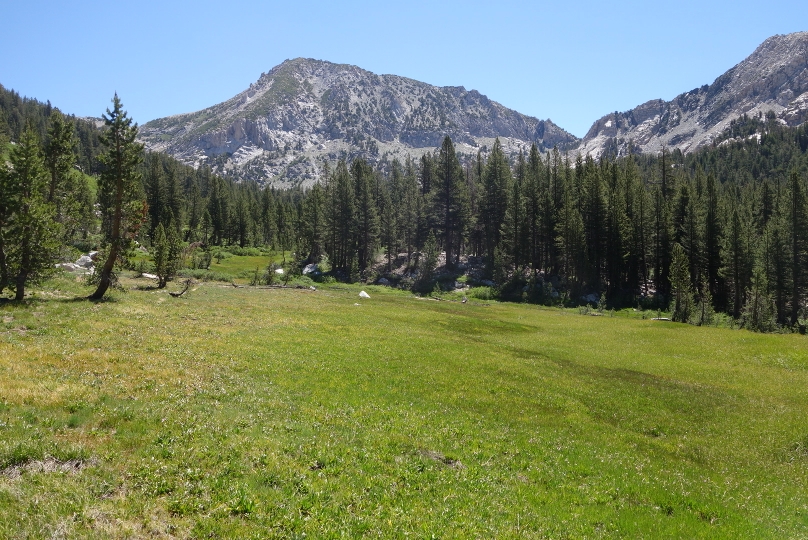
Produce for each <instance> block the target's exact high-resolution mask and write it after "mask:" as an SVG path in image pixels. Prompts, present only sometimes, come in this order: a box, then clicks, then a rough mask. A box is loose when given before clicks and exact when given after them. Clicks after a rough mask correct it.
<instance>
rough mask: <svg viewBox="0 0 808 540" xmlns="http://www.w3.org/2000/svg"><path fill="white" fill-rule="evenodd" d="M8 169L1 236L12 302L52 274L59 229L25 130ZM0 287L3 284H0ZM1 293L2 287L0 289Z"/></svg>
mask: <svg viewBox="0 0 808 540" xmlns="http://www.w3.org/2000/svg"><path fill="white" fill-rule="evenodd" d="M9 159H10V161H11V167H10V170H8V171H5V172H4V173H3V174H4V176H6V177H7V179H6V181H5V182H3V184H4V185H3V187H4V188H6V189H9V193H10V194H11V196H10V197H9V198H8V204H9V207H8V211H10V212H9V215H8V216H7V219H6V227H5V231H3V232H2V236H3V237H4V240H5V242H4V243H6V242H7V244H6V246H5V247H7V248H8V251H7V253H6V261H5V263H6V265H7V270H6V271H7V272H8V274H9V277H10V276H14V281H13V282H12V283H10V284H9V285H11V286H13V287H14V289H15V292H16V296H15V299H16V300H17V301H21V300H22V299H23V298H24V296H25V287H26V285H27V284H29V283H38V282H40V281H41V280H43V279H44V278H46V277H48V276H49V275H51V274H52V273H53V271H54V261H55V260H56V259H57V257H58V253H59V246H60V244H61V242H60V234H61V227H60V226H59V224H58V223H57V222H56V221H55V217H56V212H55V207H54V205H53V204H51V203H48V202H46V200H47V195H48V187H47V173H46V169H45V164H44V162H43V159H42V155H41V148H40V145H39V141H38V139H37V135H36V133H35V132H34V131H33V129H32V128H30V127H29V128H28V129H26V130H25V131H24V132H23V134H22V137H21V138H20V141H19V143H18V144H17V145H15V146H14V148H13V149H12V150H11V154H10V156H9ZM0 285H3V284H2V283H0ZM0 290H2V287H0Z"/></svg>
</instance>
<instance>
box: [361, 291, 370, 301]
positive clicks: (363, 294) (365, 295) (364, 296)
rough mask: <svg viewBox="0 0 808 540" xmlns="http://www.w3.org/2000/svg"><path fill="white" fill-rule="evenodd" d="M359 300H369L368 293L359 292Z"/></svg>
mask: <svg viewBox="0 0 808 540" xmlns="http://www.w3.org/2000/svg"><path fill="white" fill-rule="evenodd" d="M359 298H368V299H370V295H369V294H368V293H366V292H365V291H360V293H359Z"/></svg>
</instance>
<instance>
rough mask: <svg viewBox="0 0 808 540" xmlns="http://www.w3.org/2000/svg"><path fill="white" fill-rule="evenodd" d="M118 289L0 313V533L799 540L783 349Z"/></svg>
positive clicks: (791, 350)
mask: <svg viewBox="0 0 808 540" xmlns="http://www.w3.org/2000/svg"><path fill="white" fill-rule="evenodd" d="M141 281H142V280H141ZM125 284H126V285H127V286H128V287H132V288H133V290H131V291H129V292H128V293H125V294H123V293H119V292H116V293H114V294H113V297H112V299H110V300H107V301H103V302H98V303H91V302H88V301H86V300H76V299H75V297H76V296H79V295H82V294H87V291H86V290H85V289H83V288H82V287H81V286H80V285H79V284H77V283H75V282H73V281H71V280H70V279H69V278H67V277H59V278H56V279H54V280H53V281H52V282H50V284H49V287H51V288H49V289H45V290H42V291H39V292H38V293H37V294H36V297H35V298H34V299H32V300H30V301H29V302H28V303H27V304H25V305H12V304H5V305H2V304H0V537H2V538H146V537H148V538H155V537H156V538H188V537H198V538H234V537H239V538H266V537H278V538H302V537H304V536H306V537H309V538H337V537H347V538H355V537H363V536H365V537H384V538H405V537H415V538H425V537H426V538H429V537H436V538H459V537H465V538H545V537H546V538H660V537H683V538H752V537H754V538H808V498H806V493H808V414H806V411H808V352H807V351H808V347H806V344H808V342H806V338H805V336H798V335H761V334H753V333H750V332H746V331H732V330H728V329H717V328H696V327H692V326H687V325H679V324H673V323H664V322H659V321H651V320H639V319H632V318H625V317H608V316H603V317H585V316H581V315H579V314H578V313H576V312H574V311H571V310H566V311H565V310H559V309H550V308H538V307H535V306H527V305H517V304H498V303H492V304H490V305H482V304H475V303H473V302H469V303H467V304H461V303H456V302H438V301H433V300H426V299H418V298H415V297H413V296H411V295H410V294H409V293H403V292H396V291H391V290H389V289H383V288H376V287H367V288H366V289H365V290H367V291H368V292H369V293H370V296H371V299H369V300H364V299H360V298H359V297H358V292H359V289H358V288H355V287H352V286H342V285H340V286H323V287H322V288H320V289H319V290H317V291H311V290H300V289H266V288H250V287H243V288H234V287H232V286H230V285H224V284H218V283H205V284H202V285H198V286H196V287H195V288H194V289H193V290H191V291H189V293H188V294H186V295H185V296H183V297H182V298H172V297H170V296H169V295H168V294H167V293H166V291H158V290H154V289H151V288H149V287H146V286H144V284H143V283H140V285H137V283H136V282H135V281H134V280H129V281H125ZM174 287H177V285H175V286H174ZM169 288H171V286H170V287H169ZM357 304H358V305H357Z"/></svg>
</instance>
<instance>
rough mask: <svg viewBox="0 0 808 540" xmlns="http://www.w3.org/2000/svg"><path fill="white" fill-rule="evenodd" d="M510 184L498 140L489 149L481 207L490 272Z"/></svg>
mask: <svg viewBox="0 0 808 540" xmlns="http://www.w3.org/2000/svg"><path fill="white" fill-rule="evenodd" d="M512 183H513V178H512V176H511V168H510V166H509V165H508V160H507V159H506V157H505V153H504V152H503V151H502V144H501V143H500V142H499V139H496V140H495V141H494V146H493V148H492V149H491V155H490V156H489V157H488V162H487V163H486V165H485V173H484V177H483V189H484V195H483V204H482V206H481V211H482V213H483V216H482V220H483V230H484V234H485V250H486V256H487V257H488V263H489V267H490V268H491V270H493V261H494V251H495V249H496V248H497V247H498V246H499V243H500V239H501V234H502V225H503V223H504V222H505V212H506V210H507V203H508V197H509V194H510V191H511V185H512Z"/></svg>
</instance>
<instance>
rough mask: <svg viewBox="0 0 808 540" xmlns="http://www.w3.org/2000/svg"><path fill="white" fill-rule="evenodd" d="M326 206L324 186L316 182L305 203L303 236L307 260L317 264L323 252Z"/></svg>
mask: <svg viewBox="0 0 808 540" xmlns="http://www.w3.org/2000/svg"><path fill="white" fill-rule="evenodd" d="M325 206H326V202H325V192H324V190H323V187H322V186H321V185H320V183H319V182H315V184H314V186H312V188H311V190H310V191H309V193H308V196H307V197H306V199H305V201H304V203H303V238H304V240H305V243H306V248H307V254H306V257H305V260H306V261H308V262H309V263H312V264H316V263H317V262H318V261H319V260H320V257H321V256H322V254H323V244H324V234H325V221H326V216H325Z"/></svg>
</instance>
